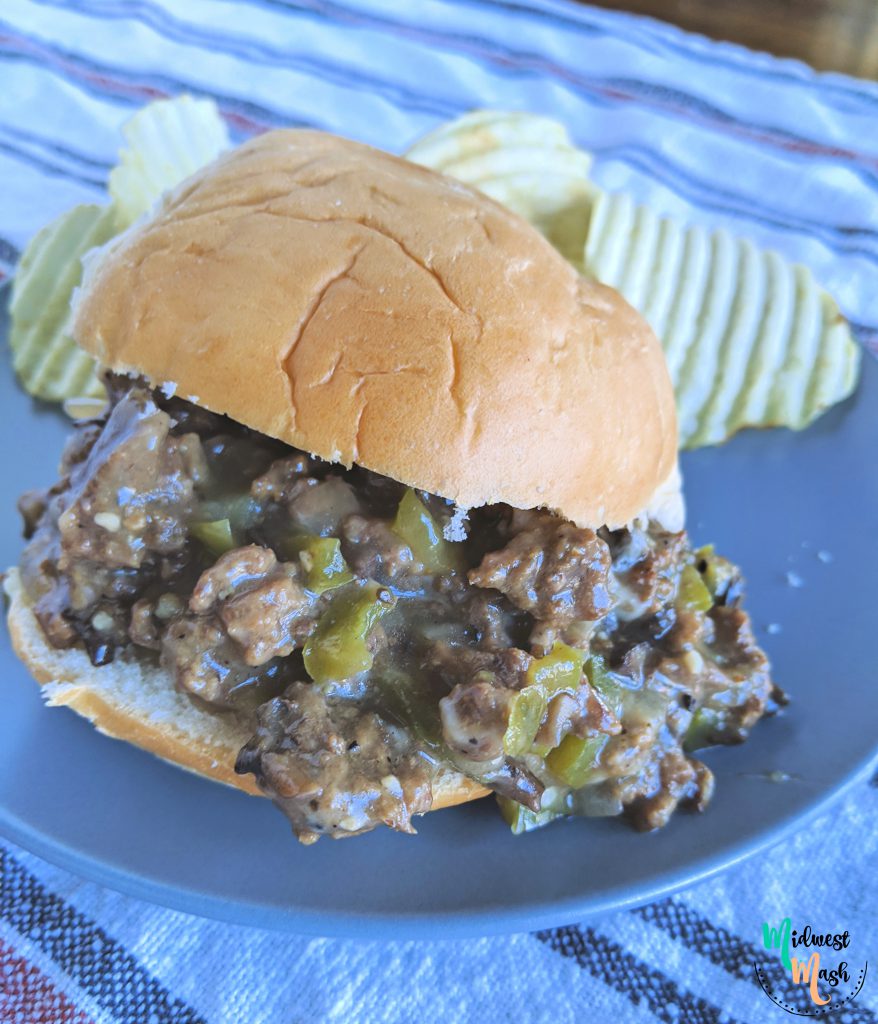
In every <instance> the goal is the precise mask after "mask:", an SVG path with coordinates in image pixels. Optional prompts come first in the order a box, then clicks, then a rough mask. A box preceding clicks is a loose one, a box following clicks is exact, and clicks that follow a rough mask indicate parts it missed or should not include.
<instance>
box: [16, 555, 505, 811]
mask: <svg viewBox="0 0 878 1024" xmlns="http://www.w3.org/2000/svg"><path fill="white" fill-rule="evenodd" d="M4 588H5V590H6V593H7V594H8V595H9V600H10V607H9V615H8V618H7V622H8V625H9V633H10V635H11V637H12V646H13V648H14V650H15V653H16V654H17V655H18V657H19V658H20V659H21V660H22V661H23V662H24V664H25V665H26V666H27V669H28V671H29V672H30V674H31V675H32V676H33V678H34V679H35V680H36V681H37V682H38V683H39V684H40V687H41V689H42V693H43V697H44V699H45V701H46V703H47V704H48V705H49V706H50V707H59V706H65V707H69V708H72V709H73V710H74V711H75V712H76V713H77V714H79V715H82V716H83V718H87V719H88V720H89V721H90V722H91V723H92V725H94V727H95V728H96V729H97V730H98V732H101V733H103V734H104V735H105V736H110V737H112V738H113V739H118V740H124V741H125V742H126V743H132V744H134V746H136V747H140V748H141V749H142V750H147V751H149V752H150V753H151V754H154V755H155V756H156V757H159V758H161V759H162V760H163V761H167V762H169V763H170V764H174V765H177V766H178V767H179V768H183V769H185V770H186V771H189V772H193V773H194V774H196V775H201V776H202V777H203V778H206V779H211V780H212V781H214V782H221V783H223V784H224V785H226V786H233V787H234V788H235V789H240V790H242V791H243V792H244V793H249V794H250V795H252V796H264V795H265V794H264V793H262V791H261V790H260V789H259V787H258V786H257V785H256V781H255V780H254V778H253V776H252V775H238V774H236V772H235V759H236V758H237V756H238V751H239V750H240V749H241V747H242V746H243V745H244V744H245V743H246V742H247V740H248V739H249V738H250V732H249V730H247V729H246V728H244V727H243V726H242V725H241V724H240V722H238V721H237V720H236V719H235V718H234V717H233V716H232V715H225V714H223V713H221V712H215V711H210V710H208V709H207V708H199V707H197V706H196V705H195V703H194V702H193V701H191V700H190V699H189V698H188V697H186V696H185V695H184V694H181V693H179V692H178V691H177V690H176V689H175V687H174V684H173V680H172V679H171V677H170V676H169V675H168V673H167V672H165V671H164V670H163V669H161V668H159V667H158V666H157V665H153V664H149V663H147V662H145V661H143V662H141V661H138V660H137V659H136V658H127V659H125V658H117V659H116V660H115V661H114V662H113V663H112V665H108V666H104V667H101V668H96V667H95V666H94V665H92V663H91V661H90V660H89V658H88V656H87V655H86V653H85V652H84V651H82V650H79V649H78V648H71V649H69V650H57V649H56V648H54V647H52V646H51V644H49V642H48V641H47V639H46V637H45V635H44V633H43V631H42V629H41V628H40V624H39V622H38V621H37V619H36V617H35V616H34V614H33V611H32V610H31V607H30V605H29V603H28V599H27V595H26V593H25V591H24V587H23V586H22V583H21V577H20V575H19V572H18V569H10V570H9V571H8V573H7V574H6V579H5V581H4ZM487 794H488V790H487V789H485V788H484V786H480V785H479V784H478V783H476V782H473V781H472V779H469V778H468V777H467V776H465V775H462V774H461V773H460V772H457V771H453V770H449V769H445V770H443V771H441V773H440V775H439V776H438V778H437V779H436V780H435V781H434V783H433V806H432V808H431V810H434V811H437V810H440V809H441V808H443V807H452V806H454V805H455V804H461V803H467V802H468V801H470V800H477V799H479V798H480V797H483V796H486V795H487Z"/></svg>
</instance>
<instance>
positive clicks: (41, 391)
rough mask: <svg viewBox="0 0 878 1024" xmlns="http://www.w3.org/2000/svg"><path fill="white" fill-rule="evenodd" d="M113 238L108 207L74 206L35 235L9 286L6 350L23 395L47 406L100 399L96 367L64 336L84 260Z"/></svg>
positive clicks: (110, 214) (111, 216)
mask: <svg viewBox="0 0 878 1024" xmlns="http://www.w3.org/2000/svg"><path fill="white" fill-rule="evenodd" d="M114 234H115V212H114V210H113V208H112V207H111V206H94V205H85V206H75V207H74V208H73V209H72V210H68V211H67V212H66V213H63V214H62V215H61V216H60V217H58V218H56V219H55V220H54V221H52V223H51V224H48V225H47V226H46V227H44V228H43V229H42V230H41V231H39V232H38V233H37V234H36V235H35V236H34V237H33V239H31V242H30V244H29V245H28V247H27V248H26V249H25V251H24V255H23V256H22V257H21V261H20V262H19V264H18V269H17V270H16V272H15V278H14V279H13V282H12V298H11V301H10V304H9V311H10V314H11V317H12V327H11V330H10V333H9V344H10V347H11V348H12V365H13V366H14V367H15V372H16V373H17V374H18V376H19V378H20V379H21V382H22V384H23V385H24V388H25V390H26V391H28V392H29V393H30V394H32V395H36V396H37V397H38V398H43V399H46V400H47V401H52V402H60V401H61V400H62V399H64V398H67V397H68V396H69V395H82V396H95V397H96V396H100V395H102V394H103V393H104V388H103V385H102V384H101V383H100V381H99V380H98V379H97V377H96V376H95V362H94V360H93V359H92V358H91V356H89V355H86V353H85V352H83V351H82V349H80V348H79V347H78V346H77V345H76V344H75V342H73V341H72V340H71V339H70V338H69V337H67V335H66V334H65V333H64V331H65V328H66V326H67V321H68V319H69V317H70V296H71V295H72V294H73V290H74V288H76V286H77V285H78V284H79V282H80V279H81V277H82V257H83V255H84V254H85V253H86V252H88V251H89V250H90V249H92V248H93V247H94V246H96V245H102V244H103V243H104V242H106V241H108V240H109V239H110V238H111V237H112V236H113V235H114Z"/></svg>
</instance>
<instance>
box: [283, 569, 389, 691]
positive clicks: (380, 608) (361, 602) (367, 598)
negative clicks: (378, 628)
mask: <svg viewBox="0 0 878 1024" xmlns="http://www.w3.org/2000/svg"><path fill="white" fill-rule="evenodd" d="M395 604H396V598H395V597H393V595H392V594H391V593H390V592H389V591H388V590H386V589H385V588H383V587H379V586H378V584H377V583H367V584H366V585H365V586H364V587H358V588H357V589H356V590H355V591H353V593H348V594H340V595H339V596H338V597H336V598H335V600H334V601H333V602H332V604H330V606H329V608H328V609H327V610H326V611H325V612H324V613H323V615H322V616H321V617H320V621H319V622H318V623H317V629H316V630H315V631H314V632H313V633H312V634H311V636H310V637H309V638H308V640H307V641H306V643H305V647H304V650H303V656H304V661H305V669H306V671H307V672H308V675H309V676H311V678H312V679H313V680H314V682H315V683H328V682H333V681H336V680H340V679H349V678H350V677H351V676H355V675H357V674H358V673H359V672H365V671H366V670H367V669H370V668H371V667H372V661H373V655H372V652H371V651H370V650H369V645H368V640H369V635H370V633H371V632H372V630H373V629H374V627H375V625H376V623H377V622H378V620H379V619H380V618H381V617H382V616H384V615H386V614H387V612H389V611H390V609H391V608H392V607H393V606H394V605H395Z"/></svg>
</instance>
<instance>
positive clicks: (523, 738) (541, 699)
mask: <svg viewBox="0 0 878 1024" xmlns="http://www.w3.org/2000/svg"><path fill="white" fill-rule="evenodd" d="M545 713H546V691H545V690H544V689H543V687H542V686H540V685H536V686H526V687H525V688H524V689H523V690H519V691H518V693H516V695H515V696H514V697H513V698H512V705H511V707H510V710H509V723H508V725H507V726H506V732H505V733H504V735H503V750H504V752H505V753H507V754H509V756H510V757H520V756H521V755H522V754H526V753H527V752H528V751H529V750H530V749H531V747H532V746H533V742H534V739H535V738H536V735H537V733H538V732H539V728H540V725H541V724H542V721H543V715H545Z"/></svg>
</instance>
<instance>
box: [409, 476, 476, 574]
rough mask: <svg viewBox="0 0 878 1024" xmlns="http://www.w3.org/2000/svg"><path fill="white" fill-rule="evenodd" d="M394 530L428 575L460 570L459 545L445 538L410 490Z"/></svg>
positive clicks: (428, 512)
mask: <svg viewBox="0 0 878 1024" xmlns="http://www.w3.org/2000/svg"><path fill="white" fill-rule="evenodd" d="M393 531H394V533H396V534H397V536H399V537H401V538H402V539H403V540H404V541H405V542H406V544H408V546H409V547H410V548H411V549H412V554H413V555H414V556H415V559H416V560H417V561H418V562H420V563H421V564H422V565H423V566H424V569H426V571H427V572H451V571H452V570H454V569H460V567H461V549H460V546H459V545H456V544H453V543H451V542H450V541H447V540H446V539H445V538H444V537H443V536H442V529H441V527H440V526H439V524H438V523H437V522H436V520H435V519H434V518H433V516H432V515H431V514H430V511H429V509H428V508H427V506H426V505H425V504H424V503H423V502H422V501H421V499H420V498H419V497H418V496H417V494H415V492H414V491H413V490H412V488H411V487H409V488H408V489H407V490H406V492H405V494H404V495H403V496H402V501H400V503H399V508H398V509H397V512H396V518H395V519H394V520H393Z"/></svg>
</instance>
